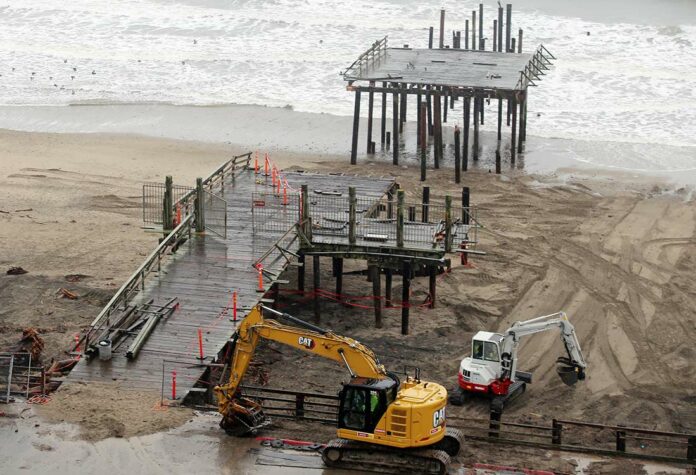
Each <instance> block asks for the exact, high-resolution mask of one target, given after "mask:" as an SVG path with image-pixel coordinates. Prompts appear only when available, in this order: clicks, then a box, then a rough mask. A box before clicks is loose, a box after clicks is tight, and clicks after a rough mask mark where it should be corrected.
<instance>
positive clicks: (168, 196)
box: [162, 175, 174, 234]
mask: <svg viewBox="0 0 696 475" xmlns="http://www.w3.org/2000/svg"><path fill="white" fill-rule="evenodd" d="M173 207H174V199H173V194H172V177H171V175H167V177H166V178H165V179H164V200H163V201H162V229H163V230H164V231H169V230H171V229H172V228H173V220H174V215H173V210H172V208H173ZM165 234H166V232H165Z"/></svg>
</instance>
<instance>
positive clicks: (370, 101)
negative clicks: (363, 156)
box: [367, 82, 375, 154]
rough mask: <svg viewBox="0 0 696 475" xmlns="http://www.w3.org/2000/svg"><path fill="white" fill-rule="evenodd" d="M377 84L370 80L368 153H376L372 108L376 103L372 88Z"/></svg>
mask: <svg viewBox="0 0 696 475" xmlns="http://www.w3.org/2000/svg"><path fill="white" fill-rule="evenodd" d="M374 86H375V83H374V82H370V92H369V93H368V94H367V98H368V99H367V153H368V154H371V153H374V150H372V108H373V107H374V105H375V93H374V92H373V91H372V88H373V87H374Z"/></svg>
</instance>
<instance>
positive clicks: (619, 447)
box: [616, 430, 626, 452]
mask: <svg viewBox="0 0 696 475" xmlns="http://www.w3.org/2000/svg"><path fill="white" fill-rule="evenodd" d="M616 451H617V452H626V431H624V430H617V431H616Z"/></svg>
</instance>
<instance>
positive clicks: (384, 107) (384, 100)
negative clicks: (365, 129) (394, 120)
mask: <svg viewBox="0 0 696 475" xmlns="http://www.w3.org/2000/svg"><path fill="white" fill-rule="evenodd" d="M382 88H383V89H386V88H387V83H386V82H383V83H382ZM381 125H382V130H381V131H380V143H381V144H382V148H383V149H384V142H385V137H386V136H387V93H386V92H383V93H382V124H381Z"/></svg>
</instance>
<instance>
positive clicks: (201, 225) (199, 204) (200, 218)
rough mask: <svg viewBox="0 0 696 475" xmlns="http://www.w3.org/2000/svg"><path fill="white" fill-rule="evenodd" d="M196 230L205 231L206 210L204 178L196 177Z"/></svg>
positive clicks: (198, 231)
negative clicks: (204, 203)
mask: <svg viewBox="0 0 696 475" xmlns="http://www.w3.org/2000/svg"><path fill="white" fill-rule="evenodd" d="M195 208H196V232H197V233H202V232H204V231H205V211H204V206H203V179H202V178H196V204H195Z"/></svg>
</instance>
